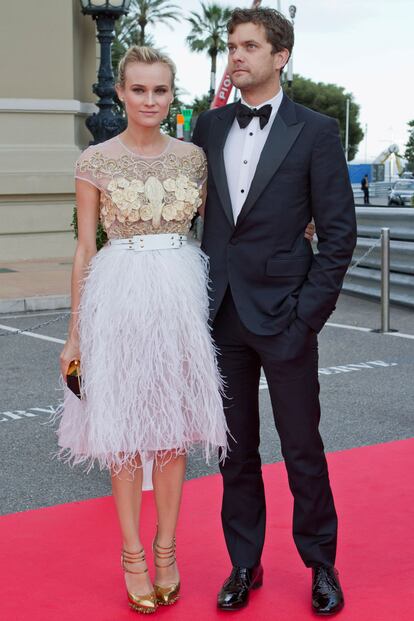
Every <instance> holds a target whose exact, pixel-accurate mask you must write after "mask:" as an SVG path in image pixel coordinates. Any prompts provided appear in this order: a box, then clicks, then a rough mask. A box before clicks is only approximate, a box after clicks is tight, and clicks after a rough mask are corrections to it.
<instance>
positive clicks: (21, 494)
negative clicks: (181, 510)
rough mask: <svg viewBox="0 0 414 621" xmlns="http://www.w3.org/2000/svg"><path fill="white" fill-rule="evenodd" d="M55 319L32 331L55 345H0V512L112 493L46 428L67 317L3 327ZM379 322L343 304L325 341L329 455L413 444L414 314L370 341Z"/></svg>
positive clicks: (396, 314) (271, 435)
mask: <svg viewBox="0 0 414 621" xmlns="http://www.w3.org/2000/svg"><path fill="white" fill-rule="evenodd" d="M53 319H58V321H56V322H55V323H52V324H50V325H46V326H43V327H42V328H40V329H37V330H34V334H37V335H39V336H44V337H46V339H51V340H45V339H42V338H34V337H33V336H27V335H18V336H15V335H12V334H10V333H7V332H6V334H7V335H6V336H0V364H1V389H0V399H1V401H0V429H1V433H0V513H9V512H13V511H24V510H26V509H32V508H35V507H43V506H47V505H53V504H57V503H63V502H67V501H74V500H81V499H85V498H90V497H95V496H101V495H104V494H109V493H110V486H109V480H108V475H107V473H105V472H99V471H98V470H94V471H92V472H91V473H90V474H89V475H86V474H85V473H84V472H83V471H82V469H81V468H77V469H69V468H68V466H66V465H65V464H62V463H60V462H57V461H56V460H53V459H52V458H51V455H52V453H53V452H54V451H55V449H56V438H55V433H54V430H53V428H52V427H50V426H48V425H47V424H46V421H47V418H48V416H49V412H50V407H51V406H56V405H57V403H58V402H59V400H60V397H61V392H60V390H59V385H58V356H59V352H60V350H61V347H62V344H61V342H59V341H62V340H64V339H65V334H66V326H67V316H66V315H65V314H64V313H60V314H59V313H54V314H53V313H21V314H12V315H10V314H9V315H5V314H3V315H0V324H1V325H2V326H8V327H13V328H20V329H22V328H24V329H29V328H30V327H32V326H34V325H35V324H38V323H42V322H46V321H50V320H53ZM379 321H380V311H379V306H378V305H377V304H376V303H375V302H370V301H365V300H361V299H359V298H355V297H350V296H348V295H342V296H341V298H340V300H339V303H338V307H337V310H336V311H335V313H334V314H333V315H332V317H331V318H330V322H329V325H327V326H326V327H325V329H324V330H323V332H322V334H321V336H320V381H321V389H322V393H321V395H322V396H321V399H322V408H323V417H322V425H321V428H322V433H323V437H324V440H325V444H326V448H327V450H328V451H337V450H341V449H345V448H350V447H354V446H361V445H367V444H374V443H378V442H387V441H391V440H395V439H399V438H407V437H412V436H413V435H414V420H413V418H414V417H413V410H414V407H413V396H414V390H413V377H414V313H413V311H411V310H406V309H404V308H393V309H392V313H391V323H392V327H393V328H395V329H398V330H399V333H397V334H399V336H397V334H394V335H381V334H376V333H372V332H370V331H369V329H370V328H377V327H378V326H379ZM332 324H336V325H332ZM340 326H345V327H340ZM361 327H362V328H366V329H367V330H359V329H358V328H361ZM4 331H5V330H4V329H2V328H1V327H0V333H2V332H4ZM401 333H403V334H404V335H405V336H404V335H402V334H401ZM410 337H411V338H410ZM54 339H55V340H54ZM352 365H356V366H352ZM358 365H359V366H358ZM260 396H261V398H260V405H261V414H262V447H261V449H262V457H263V460H264V461H265V462H272V461H275V460H280V459H281V455H280V450H279V443H278V439H277V436H276V432H275V430H274V426H273V422H272V414H271V408H270V402H269V395H268V391H267V389H266V385H265V383H263V386H262V389H261V392H260ZM214 471H216V466H214V465H213V466H210V467H208V466H206V465H205V464H204V463H203V462H202V460H201V459H200V457H199V456H198V455H194V456H192V457H191V458H190V461H189V466H188V477H189V478H192V477H198V476H202V475H205V474H209V473H211V472H214Z"/></svg>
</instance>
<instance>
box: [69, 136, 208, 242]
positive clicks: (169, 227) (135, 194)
mask: <svg viewBox="0 0 414 621" xmlns="http://www.w3.org/2000/svg"><path fill="white" fill-rule="evenodd" d="M75 177H76V178H77V179H82V180H84V181H88V182H89V183H92V184H93V185H94V186H95V187H97V188H98V190H99V191H100V219H101V222H102V226H103V227H104V229H105V231H106V233H107V235H108V237H109V238H110V239H111V238H112V239H113V238H117V237H129V236H131V235H148V234H153V233H179V234H182V235H185V234H187V233H188V230H189V228H190V224H191V220H192V218H193V216H194V214H195V213H196V211H197V209H198V208H199V207H200V205H201V204H202V200H203V199H202V196H203V186H204V184H205V182H206V178H207V164H206V157H205V155H204V152H203V151H202V149H200V148H199V147H197V146H195V145H193V144H191V143H185V142H181V141H179V140H176V139H175V138H170V139H169V141H168V143H167V147H166V149H165V151H164V152H163V153H162V154H161V155H157V156H155V157H149V156H142V155H139V154H138V153H135V152H134V151H131V150H130V149H128V148H127V147H126V146H125V145H124V144H123V143H122V141H121V139H120V138H119V137H118V136H115V138H111V139H110V140H107V141H106V142H102V143H100V144H98V145H93V146H90V147H88V148H87V149H86V150H85V151H84V152H83V153H82V155H81V156H80V158H79V159H78V161H77V162H76V165H75Z"/></svg>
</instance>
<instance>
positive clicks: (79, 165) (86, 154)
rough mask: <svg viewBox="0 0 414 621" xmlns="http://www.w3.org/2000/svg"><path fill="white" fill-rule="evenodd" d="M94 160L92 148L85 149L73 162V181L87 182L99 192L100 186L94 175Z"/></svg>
mask: <svg viewBox="0 0 414 621" xmlns="http://www.w3.org/2000/svg"><path fill="white" fill-rule="evenodd" d="M95 160H96V157H95V150H94V149H93V148H92V147H88V148H87V149H85V151H83V153H81V155H80V156H79V157H78V159H77V160H76V162H75V179H81V180H82V181H87V182H88V183H91V184H92V185H93V186H95V188H98V190H101V189H102V188H101V184H100V183H99V178H98V176H97V174H96V173H97V162H96V161H95Z"/></svg>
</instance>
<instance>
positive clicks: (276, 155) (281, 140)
mask: <svg viewBox="0 0 414 621" xmlns="http://www.w3.org/2000/svg"><path fill="white" fill-rule="evenodd" d="M304 124H305V123H304V122H302V123H298V122H297V119H296V111H295V104H294V103H293V102H292V101H291V100H290V99H289V98H288V97H287V96H286V95H283V101H282V103H281V105H280V108H279V110H278V113H277V114H276V118H275V120H274V121H273V125H272V127H271V130H270V132H269V135H268V137H267V140H266V143H265V145H264V147H263V151H262V153H261V155H260V159H259V162H258V164H257V168H256V172H255V175H254V177H253V181H252V184H251V186H250V190H249V193H248V195H247V197H246V200H245V202H244V204H243V207H242V210H241V212H240V214H239V217H238V219H237V224H239V222H241V221H242V220H243V219H244V218H245V217H246V215H247V214H248V213H249V211H250V210H251V209H252V207H254V204H255V203H256V201H257V199H258V198H259V196H260V194H261V193H262V192H263V190H264V189H265V188H266V186H267V185H268V183H269V181H270V180H271V178H272V177H273V175H274V174H275V173H276V171H277V170H278V168H279V167H280V165H281V164H282V162H283V160H284V159H285V157H286V156H287V154H288V153H289V151H290V149H291V148H292V146H293V144H294V142H295V140H296V139H297V137H298V136H299V134H300V132H301V131H302V129H303V126H304Z"/></svg>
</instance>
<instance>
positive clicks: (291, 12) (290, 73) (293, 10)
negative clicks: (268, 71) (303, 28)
mask: <svg viewBox="0 0 414 621" xmlns="http://www.w3.org/2000/svg"><path fill="white" fill-rule="evenodd" d="M289 15H290V19H291V22H292V28H295V15H296V7H295V5H294V4H291V5H290V7H289ZM287 83H288V87H289V88H290V96H291V97H292V98H293V92H292V83H293V58H292V54H291V55H290V57H289V60H288V66H287Z"/></svg>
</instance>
